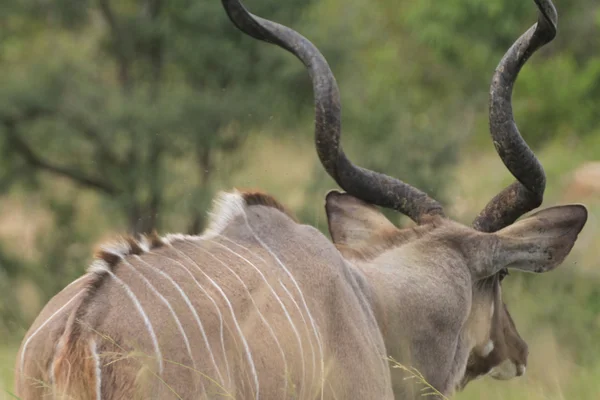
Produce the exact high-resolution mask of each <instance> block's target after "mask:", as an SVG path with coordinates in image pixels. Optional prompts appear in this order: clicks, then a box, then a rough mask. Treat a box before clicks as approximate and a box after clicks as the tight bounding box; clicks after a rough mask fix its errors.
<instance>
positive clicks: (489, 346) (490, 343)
mask: <svg viewBox="0 0 600 400" xmlns="http://www.w3.org/2000/svg"><path fill="white" fill-rule="evenodd" d="M492 351H494V342H493V341H491V340H490V341H488V342H487V343H486V345H485V346H484V347H483V350H482V351H481V356H482V357H487V356H489V355H490V353H491V352H492Z"/></svg>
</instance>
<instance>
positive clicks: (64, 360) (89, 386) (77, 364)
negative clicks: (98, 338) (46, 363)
mask: <svg viewBox="0 0 600 400" xmlns="http://www.w3.org/2000/svg"><path fill="white" fill-rule="evenodd" d="M53 369H54V377H55V388H54V391H55V394H57V395H58V396H59V398H61V399H62V398H65V399H77V400H95V398H96V394H95V382H96V365H95V361H94V358H93V355H92V354H91V353H90V347H89V342H88V341H87V340H70V341H68V342H67V343H66V344H65V345H64V346H62V349H61V350H60V351H59V352H58V353H57V354H56V356H55V360H54V364H53Z"/></svg>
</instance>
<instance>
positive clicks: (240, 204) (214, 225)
mask: <svg viewBox="0 0 600 400" xmlns="http://www.w3.org/2000/svg"><path fill="white" fill-rule="evenodd" d="M245 205H246V202H245V200H244V197H243V196H242V194H241V193H240V192H238V191H237V190H235V191H233V192H221V193H219V194H218V195H217V197H216V198H215V200H214V202H213V208H212V210H211V211H210V212H209V223H208V228H207V229H206V231H204V234H203V235H202V237H203V238H211V237H215V236H218V235H220V234H221V233H222V232H223V230H225V227H227V225H228V224H229V223H230V222H231V221H233V220H234V219H235V218H237V217H239V216H242V215H244V213H245V210H244V207H245Z"/></svg>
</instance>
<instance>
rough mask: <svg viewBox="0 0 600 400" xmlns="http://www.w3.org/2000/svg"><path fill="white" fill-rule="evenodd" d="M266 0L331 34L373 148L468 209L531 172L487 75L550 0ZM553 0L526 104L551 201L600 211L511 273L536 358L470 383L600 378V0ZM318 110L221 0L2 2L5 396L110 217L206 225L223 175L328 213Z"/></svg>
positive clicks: (352, 133) (569, 395) (478, 386)
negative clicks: (512, 141)
mask: <svg viewBox="0 0 600 400" xmlns="http://www.w3.org/2000/svg"><path fill="white" fill-rule="evenodd" d="M247 3H248V5H249V6H250V7H251V8H252V10H253V11H254V12H256V13H257V14H259V15H263V16H266V17H268V18H271V19H274V20H277V21H280V22H282V23H285V24H288V25H290V26H293V27H294V28H296V29H297V30H298V31H300V32H302V33H303V34H304V35H305V36H307V37H308V38H310V39H311V40H312V41H313V42H315V43H316V44H317V45H318V46H319V48H320V49H322V51H323V53H324V54H325V55H326V56H327V58H328V60H329V61H330V64H331V66H332V68H333V70H334V72H335V74H336V76H337V78H338V82H339V84H340V88H341V90H342V97H343V99H342V100H343V106H344V135H343V141H344V147H345V149H346V150H347V153H348V154H349V156H350V157H351V158H352V159H353V160H356V162H357V163H358V164H361V165H364V166H366V167H368V168H371V169H375V170H379V171H385V172H386V173H389V174H392V175H395V176H398V177H401V178H403V179H405V180H407V181H408V182H410V183H412V184H414V185H416V186H418V187H420V188H422V189H424V190H426V191H428V192H429V193H431V194H432V195H434V196H436V197H438V198H440V199H442V200H444V202H445V203H446V204H448V205H449V206H450V209H451V213H452V215H453V216H455V217H457V218H459V219H460V220H462V221H464V222H465V223H469V222H470V221H471V220H472V218H473V217H474V216H475V215H476V214H477V212H478V211H479V210H481V209H482V208H483V206H484V205H485V203H486V202H487V201H488V200H489V199H490V198H491V197H492V196H493V195H494V194H496V193H497V192H498V191H499V190H500V189H501V188H503V187H504V186H506V185H507V184H509V183H510V182H511V181H512V178H511V176H510V174H509V173H508V172H507V171H506V169H505V168H504V166H503V165H502V163H501V162H500V161H499V159H498V157H497V156H496V154H495V153H494V150H493V146H492V144H491V143H490V140H489V135H487V133H486V132H487V94H488V90H487V88H488V86H489V81H490V78H491V75H492V73H493V71H494V68H495V66H496V65H497V63H498V61H499V60H500V58H501V57H502V55H503V53H504V51H505V50H506V49H508V47H509V46H510V45H511V44H512V42H513V41H514V40H515V39H516V38H517V37H518V35H520V34H521V33H522V32H524V31H525V30H526V29H527V28H528V27H529V26H531V24H532V23H533V22H534V21H535V18H536V14H535V12H536V11H535V10H536V9H535V5H534V4H533V1H521V0H503V1H495V2H490V1H484V0H446V1H443V2H440V1H430V0H422V1H418V2H414V1H402V2H398V1H392V0H375V1H372V0H371V1H367V0H356V1H353V2H345V1H342V0H321V1H318V2H317V1H302V0H293V1H286V2H285V6H282V5H281V2H274V1H272V0H247ZM556 6H557V7H558V11H559V27H560V31H559V36H558V37H557V39H556V40H555V41H554V42H552V44H550V45H549V46H547V48H545V49H543V50H542V51H540V52H539V53H536V55H535V56H534V57H533V59H532V60H531V61H530V62H529V64H528V65H527V66H526V67H525V69H524V70H523V71H522V73H521V75H520V77H519V80H518V82H517V85H516V89H515V96H514V109H515V113H516V117H517V121H518V122H519V126H520V128H521V131H522V132H523V134H524V136H525V137H526V139H527V140H528V142H529V143H530V144H532V145H533V147H534V149H535V150H536V152H537V153H538V154H539V156H540V159H541V161H542V163H543V164H544V166H545V168H546V172H547V174H548V190H547V196H546V201H545V203H544V205H545V206H548V205H552V204H555V203H561V202H567V201H569V202H584V203H585V204H586V205H588V206H589V208H590V220H589V222H588V225H587V226H586V228H585V230H584V233H583V235H582V237H581V238H580V240H579V241H578V244H577V246H576V248H575V250H574V252H573V255H572V256H571V257H570V258H569V259H568V260H567V262H565V264H564V265H563V267H561V269H559V270H557V271H555V272H553V273H551V274H547V275H544V276H525V275H523V274H517V273H515V274H512V275H511V276H510V277H509V278H508V279H506V281H505V285H504V291H505V297H506V302H507V304H508V306H509V308H510V310H511V313H512V314H513V316H514V318H515V319H516V323H517V325H518V327H519V329H520V332H521V334H522V336H524V337H525V338H526V340H527V341H528V343H529V344H530V347H531V356H530V366H529V367H528V373H527V375H526V377H524V378H521V379H518V380H516V381H514V382H510V383H506V382H493V381H492V380H491V379H483V380H481V381H479V382H476V383H473V384H471V385H470V386H469V387H468V388H467V390H466V391H465V393H463V394H461V395H459V396H457V397H458V398H459V399H463V400H469V399H516V400H519V399H529V400H538V399H540V400H541V399H544V400H554V399H561V400H562V399H576V398H595V397H597V395H598V393H600V383H599V382H600V379H599V378H600V348H599V347H598V332H600V273H599V271H600V270H599V269H598V268H596V267H598V265H597V263H598V260H599V259H600V250H599V249H600V246H599V244H600V243H599V239H598V238H599V237H600V235H599V234H600V231H599V228H598V216H600V192H598V191H597V192H595V193H594V192H593V191H592V193H591V195H587V197H584V195H583V194H581V193H584V192H579V191H576V190H575V189H576V188H575V189H574V186H573V173H574V171H575V170H576V169H577V168H579V167H580V166H581V165H583V164H584V163H586V162H589V161H593V160H598V159H600V113H598V112H597V107H598V104H600V50H599V49H600V34H599V33H600V32H599V31H600V6H599V5H598V4H597V2H594V1H592V0H581V1H578V2H565V1H561V2H558V1H557V4H556ZM311 124H312V97H311V91H310V85H309V81H308V78H307V76H306V73H305V71H304V69H303V68H302V66H301V65H300V64H299V63H298V62H297V60H295V59H294V58H293V57H292V56H290V55H288V54H286V53H285V52H283V51H281V50H279V49H276V48H275V47H273V46H268V45H265V44H262V43H258V42H256V41H253V40H252V39H249V38H247V37H246V36H243V35H242V34H240V33H239V32H238V31H236V30H235V29H234V28H233V27H232V26H231V24H230V22H229V21H228V20H227V17H226V16H225V13H224V12H223V11H222V8H221V5H220V2H218V1H216V0H214V1H192V0H169V1H166V0H139V1H133V0H121V1H118V2H117V1H109V0H97V1H82V0H78V1H75V0H58V1H53V2H40V1H38V0H3V1H2V2H0V154H1V156H0V291H1V292H2V297H0V338H8V340H2V341H0V343H1V344H2V346H3V347H1V348H0V393H1V394H0V398H3V396H4V394H5V393H6V396H7V398H10V395H9V394H8V392H4V391H5V390H6V391H10V390H11V388H12V374H13V372H12V368H13V363H14V357H15V355H16V351H17V349H16V346H18V343H19V341H20V340H21V338H22V337H23V335H24V334H25V331H26V329H27V328H28V326H29V324H30V323H31V322H32V320H33V318H34V317H35V316H36V314H37V312H39V310H40V307H41V306H42V305H43V304H44V303H45V302H46V301H47V300H48V299H49V298H50V297H51V296H53V295H54V294H55V293H56V292H58V291H59V290H60V289H61V288H62V287H64V286H65V285H66V284H67V283H68V282H69V281H70V280H72V279H73V278H74V277H77V276H78V275H80V274H81V273H82V272H83V271H84V270H85V268H86V266H87V265H88V264H89V263H90V260H91V256H92V250H93V247H94V246H95V245H96V244H98V243H99V242H101V241H103V240H104V239H106V238H108V237H110V236H113V235H114V234H119V233H123V232H130V233H140V232H147V231H150V230H152V229H157V230H159V231H160V232H167V231H186V232H198V231H200V230H201V229H202V227H203V224H204V216H205V211H206V208H207V207H208V205H209V204H210V199H211V198H212V197H213V195H214V193H215V192H216V191H218V190H227V189H230V188H231V187H233V186H238V187H259V188H261V189H263V190H265V191H268V192H270V193H272V194H274V195H276V196H277V197H278V198H279V199H280V200H281V201H282V202H284V203H285V204H286V205H288V206H289V207H290V208H291V209H292V210H294V211H296V213H297V214H298V215H299V217H300V219H301V220H303V222H305V223H310V224H314V225H316V226H318V227H320V228H321V229H324V228H325V224H324V213H323V196H324V193H325V192H326V190H328V189H330V188H334V187H335V185H334V184H333V182H332V181H331V180H330V179H329V178H328V177H327V176H326V174H325V173H324V172H323V171H322V168H321V167H320V165H319V164H318V161H317V158H316V156H315V154H314V153H315V152H314V149H313V145H312V138H311V132H312V125H311ZM585 193H588V192H585ZM390 215H392V214H390ZM395 218H396V220H397V221H398V223H406V221H405V220H404V219H401V218H399V217H398V216H395ZM401 372H402V371H401V370H395V372H394V373H401Z"/></svg>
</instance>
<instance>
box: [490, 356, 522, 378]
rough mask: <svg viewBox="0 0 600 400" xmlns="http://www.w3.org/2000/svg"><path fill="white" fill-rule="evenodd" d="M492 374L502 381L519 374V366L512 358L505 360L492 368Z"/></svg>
mask: <svg viewBox="0 0 600 400" xmlns="http://www.w3.org/2000/svg"><path fill="white" fill-rule="evenodd" d="M490 376H491V377H492V378H494V379H498V380H501V381H507V380H509V379H513V378H514V377H516V376H517V366H516V365H515V363H514V362H512V360H508V359H507V360H504V362H502V364H500V365H498V366H497V367H494V368H492V370H491V371H490Z"/></svg>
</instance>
